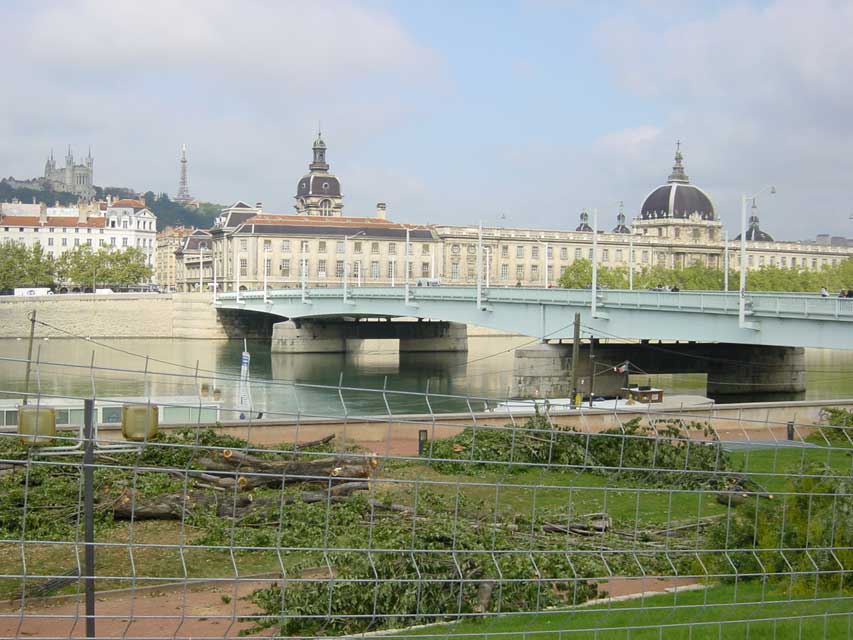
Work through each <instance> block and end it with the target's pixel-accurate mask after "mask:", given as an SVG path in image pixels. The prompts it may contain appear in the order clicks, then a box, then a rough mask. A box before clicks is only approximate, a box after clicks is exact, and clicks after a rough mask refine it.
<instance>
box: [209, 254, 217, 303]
mask: <svg viewBox="0 0 853 640" xmlns="http://www.w3.org/2000/svg"><path fill="white" fill-rule="evenodd" d="M210 259H211V262H212V263H213V304H216V245H215V244H213V245H211V248H210Z"/></svg>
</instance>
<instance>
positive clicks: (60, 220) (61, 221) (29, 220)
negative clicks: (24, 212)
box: [0, 216, 107, 229]
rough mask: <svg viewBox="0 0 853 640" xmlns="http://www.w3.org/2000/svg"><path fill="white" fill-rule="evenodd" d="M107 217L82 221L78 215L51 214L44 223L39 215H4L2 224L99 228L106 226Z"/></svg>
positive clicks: (1, 219)
mask: <svg viewBox="0 0 853 640" xmlns="http://www.w3.org/2000/svg"><path fill="white" fill-rule="evenodd" d="M106 222H107V220H106V218H101V217H90V218H87V219H86V221H85V222H80V221H79V219H78V218H77V217H76V216H49V217H48V218H47V222H45V223H44V224H42V223H41V222H40V221H39V217H38V216H2V217H0V226H4V227H89V228H92V229H97V228H100V227H105V226H106Z"/></svg>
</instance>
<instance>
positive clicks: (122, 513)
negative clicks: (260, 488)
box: [112, 482, 370, 520]
mask: <svg viewBox="0 0 853 640" xmlns="http://www.w3.org/2000/svg"><path fill="white" fill-rule="evenodd" d="M369 488H370V483H368V482H344V483H341V484H338V485H335V486H333V487H330V488H329V489H328V490H319V491H302V492H300V493H298V494H295V495H286V496H283V498H281V499H279V498H263V499H260V500H255V499H253V497H252V496H251V495H246V494H237V495H233V494H232V495H221V494H220V495H215V494H209V493H199V492H190V493H188V494H186V496H184V494H180V493H168V494H163V495H160V496H157V497H156V498H153V499H140V498H137V499H136V500H134V496H133V492H132V491H130V490H125V491H124V492H122V494H121V495H120V496H119V497H118V499H117V500H115V502H114V503H113V505H112V512H113V517H114V518H115V519H116V520H131V519H132V520H180V519H182V518H183V517H184V515H185V514H187V515H188V514H189V513H190V512H191V511H192V510H193V509H199V508H202V509H205V508H211V507H216V514H217V515H219V516H221V517H236V518H240V517H243V516H245V515H247V514H249V513H251V512H253V511H258V510H264V509H274V508H277V507H278V506H279V505H282V504H293V503H296V502H304V503H305V504H312V503H316V502H325V501H326V500H329V501H331V502H340V501H344V500H346V499H347V498H349V496H351V495H352V494H353V493H354V492H356V491H367V490H368V489H369Z"/></svg>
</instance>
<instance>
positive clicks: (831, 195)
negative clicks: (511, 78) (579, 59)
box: [596, 0, 853, 238]
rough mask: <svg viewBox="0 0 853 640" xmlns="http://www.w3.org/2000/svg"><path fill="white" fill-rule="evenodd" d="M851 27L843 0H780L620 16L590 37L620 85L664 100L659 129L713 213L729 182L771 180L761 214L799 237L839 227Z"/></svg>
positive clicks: (731, 195) (730, 205) (725, 202)
mask: <svg viewBox="0 0 853 640" xmlns="http://www.w3.org/2000/svg"><path fill="white" fill-rule="evenodd" d="M851 31H853V5H851V4H850V3H846V2H833V1H831V0H815V1H812V2H807V3H806V2H800V1H796V0H794V1H792V0H780V1H777V2H771V3H769V4H767V5H760V6H754V5H740V4H738V5H730V6H725V7H724V8H722V9H721V10H719V11H718V12H717V13H714V14H712V15H709V16H705V17H702V18H692V19H690V20H687V21H681V22H676V23H673V24H671V25H670V26H668V27H667V28H665V29H660V28H655V27H651V26H646V25H644V24H643V23H642V22H641V21H640V20H638V19H634V20H632V19H631V18H624V17H623V18H619V19H614V20H610V21H607V22H606V23H604V24H603V25H602V27H601V31H600V32H599V34H598V36H599V37H597V38H596V40H597V41H598V42H599V43H601V44H600V46H601V50H602V53H603V55H604V57H605V59H606V60H607V61H608V62H609V64H610V66H611V69H612V70H613V73H614V76H615V77H616V78H617V79H618V80H619V82H620V83H621V84H622V86H623V87H625V88H626V89H628V90H629V91H630V92H631V93H633V94H634V95H636V96H637V97H638V98H639V99H643V100H652V101H655V102H657V103H660V104H662V105H666V107H665V110H666V111H665V113H664V114H663V116H662V118H661V136H662V137H664V138H671V139H673V140H674V139H675V138H679V137H680V138H682V139H684V140H686V141H687V149H688V154H687V158H688V169H690V168H691V166H692V169H693V170H692V174H693V175H694V177H696V176H701V178H699V177H697V179H696V181H697V182H701V183H702V184H703V186H705V187H706V188H710V189H711V190H712V191H713V192H714V195H715V200H716V201H717V204H718V209H720V210H721V213H722V214H723V217H724V218H726V217H728V218H729V222H734V219H735V216H734V215H733V210H734V209H736V207H735V206H734V205H735V204H736V202H737V196H738V194H739V193H741V192H742V191H747V192H749V191H750V190H754V189H757V188H759V187H761V186H762V185H763V184H766V183H770V182H775V183H778V184H779V187H780V188H779V195H778V196H777V197H776V199H775V200H774V201H773V202H772V204H771V203H768V204H767V208H768V209H769V210H770V211H771V213H770V215H766V216H764V217H763V218H762V220H763V221H764V220H766V221H767V224H768V226H772V227H774V229H773V231H775V232H776V235H777V236H780V237H785V238H792V237H793V238H795V237H801V238H808V237H814V234H815V233H819V232H822V231H832V232H835V233H847V234H848V235H850V231H849V229H847V228H846V227H847V210H848V208H849V207H850V199H851V195H853V193H851V190H850V188H849V187H848V184H849V176H850V175H851V172H853V161H851V159H850V156H849V154H848V153H846V149H848V148H850V146H851V144H853V130H851V127H850V126H849V113H850V107H851V106H853V85H851V84H850V82H849V69H850V68H853V41H851V39H850V38H849V36H848V35H847V34H849V33H850V32H851ZM817 192H820V196H819V197H816V196H817Z"/></svg>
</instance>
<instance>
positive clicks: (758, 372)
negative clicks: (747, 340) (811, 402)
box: [706, 344, 806, 397]
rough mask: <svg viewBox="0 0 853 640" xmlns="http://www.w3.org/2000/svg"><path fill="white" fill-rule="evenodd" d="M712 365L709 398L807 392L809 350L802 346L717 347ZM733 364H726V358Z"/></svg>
mask: <svg viewBox="0 0 853 640" xmlns="http://www.w3.org/2000/svg"><path fill="white" fill-rule="evenodd" d="M717 346H718V347H719V349H718V351H717V354H716V355H717V357H718V358H720V360H715V361H712V362H711V363H709V365H708V366H707V368H706V370H707V372H708V391H707V393H708V395H709V396H711V397H715V396H720V395H740V394H746V393H748V394H761V393H802V392H804V391H805V390H806V350H805V349H804V348H802V347H773V346H764V345H746V344H728V345H717ZM727 357H730V358H731V362H729V363H726V362H725V361H722V360H724V359H725V358H727Z"/></svg>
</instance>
